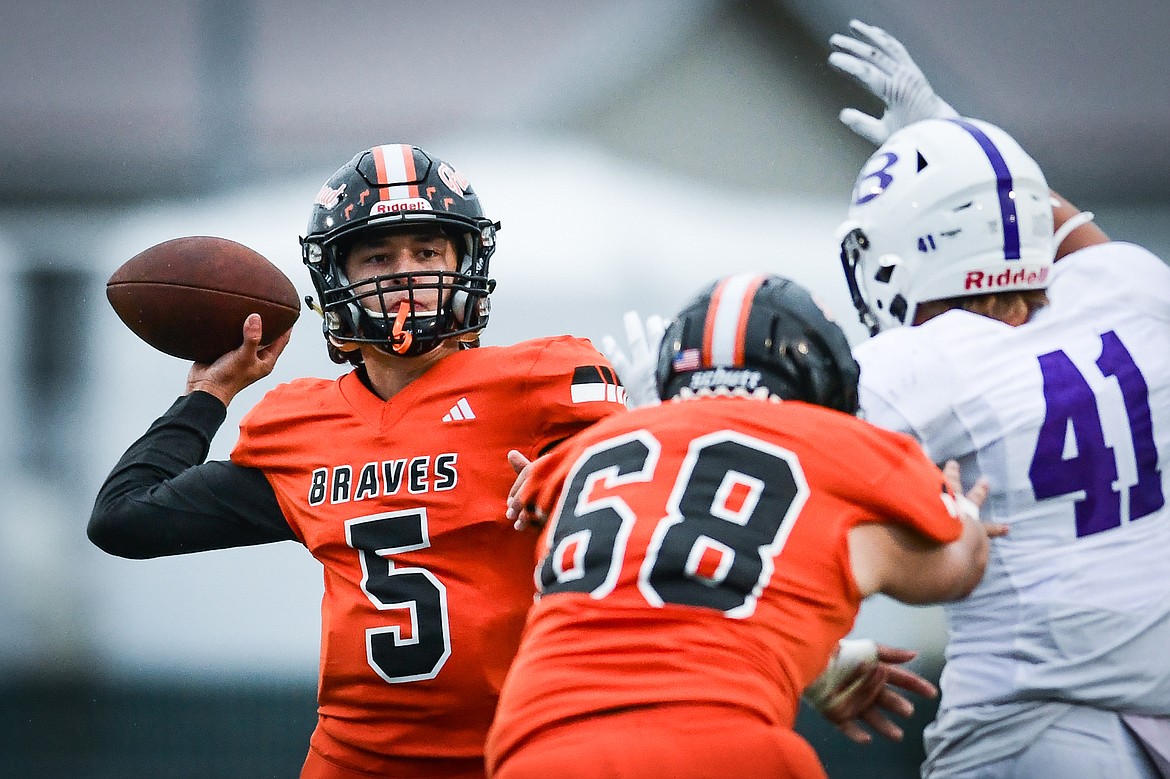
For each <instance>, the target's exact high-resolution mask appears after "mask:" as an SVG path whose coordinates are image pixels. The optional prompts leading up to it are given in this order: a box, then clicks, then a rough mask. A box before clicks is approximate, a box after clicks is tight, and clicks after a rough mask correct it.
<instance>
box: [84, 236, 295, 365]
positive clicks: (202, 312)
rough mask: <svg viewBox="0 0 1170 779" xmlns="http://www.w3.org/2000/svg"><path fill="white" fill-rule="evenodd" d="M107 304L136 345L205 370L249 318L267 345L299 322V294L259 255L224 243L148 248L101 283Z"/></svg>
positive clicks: (239, 336)
mask: <svg viewBox="0 0 1170 779" xmlns="http://www.w3.org/2000/svg"><path fill="white" fill-rule="evenodd" d="M106 297H107V298H109V301H110V305H111V306H113V308H114V311H115V312H117V314H118V317H119V318H120V319H121V320H122V321H123V322H124V323H125V324H126V326H127V327H129V328H130V330H132V331H133V332H134V333H135V334H136V335H137V336H138V337H139V338H141V339H142V340H143V341H146V343H148V344H150V345H151V346H153V347H154V348H155V349H158V350H159V351H161V352H164V353H166V354H170V355H173V356H175V357H180V358H182V359H184V360H192V361H194V362H202V363H210V362H214V361H215V359H216V358H217V357H220V356H221V355H224V354H227V353H228V352H230V351H233V350H234V349H236V348H238V347H239V346H240V344H242V343H243V342H244V337H243V333H242V329H243V326H244V320H245V319H246V318H247V317H248V314H252V313H256V314H259V315H260V317H261V319H262V320H263V323H264V334H263V337H262V338H261V343H264V344H267V343H271V342H272V341H273V340H274V339H275V338H276V337H277V336H279V335H280V334H282V333H284V332H285V331H287V330H288V329H289V328H290V327H292V326H293V323H295V322H296V321H297V317H298V316H300V312H301V304H300V299H299V298H298V296H297V290H296V287H294V286H293V283H292V282H291V281H289V279H288V277H287V276H285V275H284V273H283V272H281V270H280V269H279V268H277V267H276V266H275V265H273V264H272V263H271V262H269V261H268V259H267V258H265V257H264V256H263V255H261V254H259V253H258V252H256V251H254V250H253V249H250V248H248V247H247V246H244V245H243V244H239V243H236V242H235V241H229V240H227V239H226V238H215V237H212V236H189V237H186V238H175V239H173V240H170V241H164V242H163V243H160V244H156V245H155V246H151V247H150V248H148V249H145V250H144V251H142V252H139V253H138V254H137V255H135V256H134V257H132V258H130V259H129V260H127V261H126V263H125V264H124V265H122V267H120V268H118V270H116V271H114V275H113V276H111V277H110V280H109V281H108V282H106Z"/></svg>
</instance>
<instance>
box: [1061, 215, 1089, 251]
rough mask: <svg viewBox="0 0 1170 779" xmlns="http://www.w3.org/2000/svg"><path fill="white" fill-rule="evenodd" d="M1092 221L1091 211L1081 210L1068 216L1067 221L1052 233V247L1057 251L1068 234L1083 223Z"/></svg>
mask: <svg viewBox="0 0 1170 779" xmlns="http://www.w3.org/2000/svg"><path fill="white" fill-rule="evenodd" d="M1092 221H1093V212H1092V211H1081V212H1080V213H1079V214H1077V215H1076V216H1072V217H1069V219H1068V221H1067V222H1065V223H1064V224H1062V225H1061V226H1060V229H1059V230H1057V231H1056V232H1055V233H1053V235H1052V247H1053V249H1054V250H1056V251H1059V250H1060V245H1061V244H1062V243H1064V239H1065V238H1068V236H1069V234H1070V233H1071V232H1072V231H1073V230H1075V229H1077V228H1078V227H1080V226H1081V225H1083V224H1088V223H1089V222H1092Z"/></svg>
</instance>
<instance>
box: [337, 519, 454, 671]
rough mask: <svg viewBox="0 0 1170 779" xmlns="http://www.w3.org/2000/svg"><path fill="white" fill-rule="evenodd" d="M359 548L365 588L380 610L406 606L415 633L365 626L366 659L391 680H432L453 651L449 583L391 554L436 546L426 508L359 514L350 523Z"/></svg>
mask: <svg viewBox="0 0 1170 779" xmlns="http://www.w3.org/2000/svg"><path fill="white" fill-rule="evenodd" d="M345 539H346V543H348V544H349V545H350V546H351V547H353V548H354V549H356V550H357V551H358V554H359V557H360V560H361V565H362V590H363V591H364V592H365V593H366V596H367V597H368V598H369V599H370V602H371V603H373V604H374V605H375V606H377V607H378V609H379V610H382V611H387V610H394V609H401V610H405V611H406V612H407V613H408V614H409V616H410V635H409V636H407V637H405V638H404V637H403V636H402V635H401V630H400V629H399V626H397V625H392V626H389V627H384V628H370V629H368V630H367V631H366V659H367V661H368V662H369V664H370V667H371V668H373V669H374V671H375V672H376V673H377V674H378V675H379V676H381V677H382V678H383V679H385V680H386V681H387V682H390V683H391V684H399V683H402V682H417V681H422V680H424V679H433V678H435V676H437V675H438V673H439V671H440V669H442V667H443V664H444V663H446V662H447V658H448V657H450V656H451V629H450V625H449V623H448V621H447V588H446V587H444V586H443V583H442V582H440V581H439V580H438V579H437V578H435V575H434V574H432V573H431V572H430V571H428V570H426V569H425V568H398V567H397V566H395V564H394V561H393V559H391V557H390V556H391V555H394V554H397V553H400V552H409V551H414V550H416V549H425V548H426V547H428V546H430V545H431V540H430V535H429V532H428V528H427V512H426V509H424V508H418V509H407V510H405V511H394V512H390V513H387V514H375V515H373V516H369V517H359V518H357V519H351V520H348V521H347V522H346V523H345Z"/></svg>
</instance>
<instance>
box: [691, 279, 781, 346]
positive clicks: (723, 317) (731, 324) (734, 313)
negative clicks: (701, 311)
mask: <svg viewBox="0 0 1170 779" xmlns="http://www.w3.org/2000/svg"><path fill="white" fill-rule="evenodd" d="M766 278H767V276H765V275H764V274H745V273H739V274H735V275H732V276H726V277H724V278H723V279H722V280H720V281H719V283H718V284H716V285H715V289H714V290H713V291H712V292H711V302H710V304H709V305H708V306H707V319H706V321H705V322H704V327H703V350H702V364H703V366H704V367H707V368H710V367H713V366H715V365H725V366H727V367H741V366H742V365H743V360H744V339H745V337H746V335H747V326H748V319H749V318H750V317H751V313H752V300H753V299H754V298H755V294H756V290H758V289H759V288H760V285H761V284H763V283H764V280H765V279H766Z"/></svg>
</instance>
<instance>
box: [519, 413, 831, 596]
mask: <svg viewBox="0 0 1170 779" xmlns="http://www.w3.org/2000/svg"><path fill="white" fill-rule="evenodd" d="M660 452H661V444H659V442H658V441H657V440H656V439H655V438H654V436H652V435H651V434H650V433H649V432H648V431H646V430H639V431H636V432H634V433H631V434H629V435H626V436H622V437H621V438H618V439H614V440H611V441H606V442H604V443H602V444H600V445H598V446H595V447H591V448H590V449H588V450H586V451H585V452H584V453H583V454H582V456H581V457H580V458H579V459H578V461H577V463H576V465H574V467H573V470H572V471H571V473H570V475H569V478H568V479H567V480H566V486H565V490H564V493H563V495H562V499H561V504H560V507H559V509H558V512H557V519H556V524H555V525H554V527H553V528H552V529H551V531H550V532H551V538H550V541H549V554H548V555H547V556H546V557H545V559H544V560H543V561H542V563H541V566H540V568H539V569H538V577H537V579H538V584H539V586H540V588H541V590H542V592H543V593H544V594H546V595H547V594H551V593H557V592H587V593H589V594H590V595H592V596H593V597H594V598H602V597H605V595H607V594H608V593H609V592H611V591H612V590H613V588H614V586H615V584H616V581H617V577H618V574H619V572H620V570H621V563H622V560H623V558H624V556H625V553H626V545H627V542H628V540H629V537H630V532H631V530H632V527H633V524H634V522H635V520H636V517H635V514H634V512H633V510H632V509H631V508H630V507H629V505H628V504H627V503H626V502H625V501H624V500H622V498H621V497H620V493H621V487H622V486H623V485H629V484H633V483H635V482H645V481H649V480H650V479H651V478H653V476H654V471H655V469H656V467H657V464H658V458H659V453H660ZM599 481H600V482H602V483H603V484H604V486H605V487H606V490H607V492H606V496H605V497H604V498H602V499H599V500H592V499H591V498H590V494H591V492H592V490H593V487H594V486H595V485H596V484H597V483H598V482H599ZM807 499H808V486H807V483H806V481H805V478H804V474H803V471H802V470H801V468H800V463H799V461H798V460H797V458H796V455H795V454H793V453H792V452H790V451H788V450H786V449H782V448H780V447H777V446H773V445H772V444H769V443H767V442H765V441H761V440H759V439H756V438H752V437H750V436H746V435H742V434H740V433H736V432H734V431H729V430H724V431H719V432H717V433H712V434H710V435H706V436H702V437H699V438H696V439H695V440H693V441H692V442H691V444H690V446H689V448H688V452H687V457H686V459H685V460H684V462H683V464H682V467H681V468H680V470H679V474H678V476H677V477H676V479H675V482H674V485H673V488H672V490H671V493H670V497H669V499H668V501H667V505H666V510H667V515H666V516H665V517H662V518H660V519H658V520H657V525H656V527H655V529H654V532H653V534H652V537H651V541H650V543H649V545H648V547H647V549H646V552H645V556H644V558H643V560H642V562H641V566H640V569H639V576H638V588H639V591H640V592H641V594H642V596H643V598H645V600H646V601H647V602H648V603H650V604H651V605H654V606H662V605H664V604H666V603H673V604H681V605H688V606H700V607H705V608H712V609H717V610H719V611H722V612H723V613H725V614H726V615H727V616H729V617H734V618H743V617H747V616H750V615H751V614H752V613H753V612H754V611H755V606H756V601H757V599H758V598H759V595H760V593H761V592H762V591H763V589H764V587H766V586H767V584H768V581H769V580H770V579H771V577H772V573H773V559H774V558H775V556H776V555H777V554H779V553H780V550H781V549H783V547H784V543H785V541H787V539H788V534H789V533H790V532H791V529H792V524H793V523H794V522H795V520H796V517H797V516H798V515H799V514H800V510H801V508H803V506H804V503H805V501H806V500H807ZM643 519H649V518H645V517H644V518H643Z"/></svg>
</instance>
